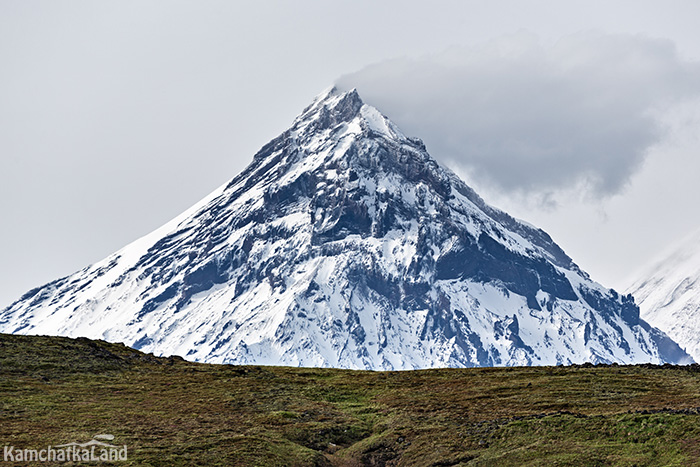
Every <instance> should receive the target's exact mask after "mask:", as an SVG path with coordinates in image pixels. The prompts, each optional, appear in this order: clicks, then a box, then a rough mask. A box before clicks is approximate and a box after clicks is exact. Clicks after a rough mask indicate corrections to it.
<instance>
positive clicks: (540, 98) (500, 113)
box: [337, 33, 700, 197]
mask: <svg viewBox="0 0 700 467" xmlns="http://www.w3.org/2000/svg"><path fill="white" fill-rule="evenodd" d="M337 84H338V86H339V87H341V88H346V89H347V88H352V87H356V88H357V89H358V91H359V92H360V95H361V96H362V97H363V99H364V100H365V101H366V102H368V103H371V104H372V105H374V106H376V107H378V108H379V109H380V110H381V111H382V112H384V113H386V114H387V115H388V116H389V117H390V118H392V119H393V120H394V121H396V122H397V124H399V125H400V126H401V127H402V128H403V129H404V131H406V132H407V133H408V134H412V135H415V136H419V137H421V138H423V139H424V140H425V142H426V144H427V146H428V149H429V150H430V151H431V153H432V154H433V155H434V156H435V157H437V158H439V159H441V160H443V161H445V162H447V163H449V164H451V165H456V166H458V167H461V168H463V169H465V170H466V171H467V172H468V173H469V175H470V177H473V178H474V179H477V180H479V181H480V183H488V184H490V185H492V186H494V187H495V188H498V189H500V190H501V191H505V192H511V193H524V194H542V193H548V192H551V191H556V190H562V189H568V188H571V187H573V186H578V187H581V188H583V189H584V190H585V191H586V194H588V195H592V196H596V197H605V196H610V195H613V194H615V193H618V192H619V191H620V190H621V189H622V188H623V187H624V186H625V185H626V183H627V182H628V181H629V180H630V177H631V176H632V175H633V174H634V173H635V172H636V171H637V169H638V168H639V167H640V166H641V164H642V162H643V161H644V158H645V155H646V152H647V150H648V148H650V147H651V146H652V145H654V144H655V143H657V142H658V141H660V139H661V138H662V137H663V135H664V131H663V125H662V123H661V121H660V120H659V118H658V116H659V114H660V113H662V112H664V111H668V109H670V108H672V107H673V106H674V105H676V104H678V103H682V102H684V101H686V100H688V99H691V98H694V97H696V96H697V95H698V94H700V64H698V63H695V62H688V61H685V60H683V59H682V58H681V57H679V55H678V53H677V51H676V48H675V46H674V44H673V42H671V41H669V40H661V39H653V38H649V37H646V36H639V35H634V36H632V35H606V34H600V33H580V34H576V35H571V36H568V37H565V38H563V39H561V40H559V41H558V42H556V43H555V44H553V45H543V44H542V43H541V42H540V41H539V40H538V39H537V37H535V36H533V35H530V34H527V33H518V34H516V35H512V36H506V37H503V38H500V39H498V40H494V41H491V42H488V43H485V44H482V45H479V46H474V47H453V48H451V49H448V50H446V51H444V52H442V53H440V54H434V55H427V56H423V57H417V58H408V57H405V58H397V59H393V60H387V61H383V62H380V63H376V64H373V65H370V66H368V67H365V68H364V69H362V70H359V71H357V72H355V73H351V74H347V75H344V76H342V77H341V78H339V80H338V82H337Z"/></svg>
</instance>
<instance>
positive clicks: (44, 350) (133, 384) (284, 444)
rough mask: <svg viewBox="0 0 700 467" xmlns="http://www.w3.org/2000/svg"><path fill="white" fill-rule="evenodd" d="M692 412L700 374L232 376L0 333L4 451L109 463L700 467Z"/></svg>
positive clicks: (647, 368) (281, 372)
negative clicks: (112, 459) (99, 441)
mask: <svg viewBox="0 0 700 467" xmlns="http://www.w3.org/2000/svg"><path fill="white" fill-rule="evenodd" d="M699 414H700V366H698V365H692V366H685V367H675V366H670V365H669V366H662V367H658V366H652V365H638V366H590V365H583V366H573V367H530V368H477V369H442V370H423V371H405V372H369V371H348V370H333V369H304V368H280V367H259V366H225V365H206V364H196V363H190V362H186V361H183V360H182V359H179V358H177V357H175V358H156V357H153V356H152V355H145V354H142V353H140V352H137V351H135V350H133V349H130V348H128V347H125V346H123V345H119V344H110V343H106V342H103V341H91V340H88V339H67V338H58V337H28V336H14V335H0V444H2V445H3V446H5V445H12V446H14V447H15V448H16V449H23V448H30V449H39V448H42V447H46V446H48V445H52V446H56V445H59V444H64V443H70V442H85V441H89V440H90V439H92V437H93V436H94V435H96V434H98V433H109V434H112V435H114V436H115V439H114V441H113V442H112V443H113V444H117V445H124V444H125V445H127V446H128V460H127V461H122V462H119V463H118V464H116V465H139V466H148V465H152V466H176V465H187V466H189V465H202V466H212V465H227V466H228V465H234V466H235V465H241V466H250V465H261V466H270V465H289V466H296V465H318V466H325V465H329V466H333V465H335V466H356V465H410V466H452V465H455V466H456V465H462V466H482V465H489V466H490V465H498V466H508V465H517V466H521V465H532V466H540V465H572V466H573V465H575V466H580V465H624V466H633V465H640V466H641V465H664V466H666V465H679V466H687V465H700V415H699ZM0 449H1V448H0ZM0 460H1V459H0ZM7 465H12V464H11V463H7ZM17 465H19V464H17ZM42 465H51V463H42ZM61 465H66V464H61ZM69 465H70V464H69ZM72 465H77V464H72ZM93 465H94V464H93Z"/></svg>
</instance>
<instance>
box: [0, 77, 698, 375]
mask: <svg viewBox="0 0 700 467" xmlns="http://www.w3.org/2000/svg"><path fill="white" fill-rule="evenodd" d="M0 331H3V332H13V333H32V334H59V335H67V336H87V337H91V338H103V339H106V340H109V341H123V342H125V343H126V344H128V345H131V346H133V347H136V348H139V349H141V350H144V351H152V352H155V353H157V354H180V355H183V356H186V357H188V358H190V359H195V360H200V361H207V362H224V363H252V364H281V365H302V366H334V367H344V368H369V369H410V368H426V367H446V366H455V367H462V366H486V365H544V364H560V363H562V364H566V363H571V362H584V361H593V362H621V363H633V362H647V361H651V362H662V361H673V362H676V361H682V360H683V359H685V358H687V356H686V355H685V354H684V353H683V352H682V351H680V349H679V348H678V347H677V346H675V344H673V342H671V341H670V339H668V338H667V337H666V336H665V335H664V334H663V333H661V332H659V331H658V330H656V329H653V328H651V327H650V326H648V325H647V324H646V323H645V322H643V321H641V320H640V319H639V310H638V308H637V307H636V305H635V304H634V303H633V301H632V299H631V297H623V296H619V295H618V294H617V293H615V292H614V291H611V290H608V289H605V288H604V287H602V286H600V285H599V284H597V283H595V282H592V281H591V280H590V279H589V278H588V276H587V275H586V274H585V273H584V272H582V271H581V270H579V268H578V267H577V266H576V265H575V264H574V263H573V262H572V261H571V259H570V258H569V257H568V256H567V255H566V254H565V253H564V252H563V251H562V250H561V249H560V248H559V247H558V246H557V245H556V244H555V243H554V242H553V241H552V240H551V238H550V237H549V236H548V235H547V234H546V233H545V232H543V231H541V230H538V229H535V228H533V227H531V226H529V225H527V224H525V223H522V222H519V221H517V220H515V219H513V218H511V217H510V216H508V215H507V214H505V213H503V212H501V211H499V210H497V209H494V208H492V207H490V206H488V205H486V204H485V203H484V201H483V200H482V199H481V198H480V197H479V196H478V195H477V194H476V193H475V192H474V191H473V190H472V189H471V188H469V187H468V186H467V185H465V184H464V183H463V182H462V181H461V180H460V179H459V178H458V177H456V176H455V175H454V174H453V173H452V172H450V171H449V170H446V169H444V168H442V167H440V166H439V165H438V164H437V162H435V160H433V159H432V158H431V157H430V156H429V155H428V153H427V151H426V149H425V146H424V145H423V143H422V142H421V141H420V140H418V139H415V138H409V137H406V136H405V135H404V134H403V133H402V132H401V131H400V130H399V129H398V128H397V127H396V126H395V125H394V124H393V123H391V122H390V121H389V120H388V119H387V118H386V117H384V116H383V115H382V114H381V113H380V112H379V111H377V110H376V109H374V108H373V107H370V106H368V105H365V104H364V103H363V102H362V100H361V99H360V97H359V96H358V95H357V93H356V92H355V91H354V90H353V91H349V92H339V91H337V90H335V89H331V90H329V91H327V92H325V93H323V94H322V95H320V96H319V97H318V98H317V99H316V100H315V101H314V103H313V104H312V105H311V106H309V107H308V108H307V109H306V110H304V112H303V113H302V114H301V115H300V116H299V117H298V118H297V119H296V120H295V121H294V123H293V124H292V127H291V128H290V129H289V130H287V131H286V132H284V133H283V134H282V135H280V136H279V137H278V138H276V139H274V140H273V141H271V142H270V143H268V144H267V145H265V146H264V147H263V148H262V149H261V150H260V151H259V152H258V154H256V155H255V157H254V160H253V162H252V163H251V164H250V166H248V167H247V168H246V169H245V170H244V171H243V172H242V173H241V174H240V175H239V176H237V177H236V178H234V179H233V180H232V181H231V182H230V183H229V184H227V185H226V186H224V187H222V188H220V189H219V190H217V191H216V192H214V193H213V194H212V195H211V196H209V197H208V198H207V199H205V200H204V201H202V202H201V203H200V204H198V205H197V206H195V207H194V208H192V209H190V210H189V211H188V212H186V213H185V214H183V215H182V216H180V217H179V218H177V219H175V220H174V221H172V222H170V223H169V224H167V225H166V226H164V227H163V228H161V229H159V230H158V231H156V232H154V233H152V234H150V235H148V236H146V237H144V238H143V239H141V240H139V241H137V242H134V243H133V244H131V245H129V246H127V247H126V248H124V249H122V250H120V251H119V252H117V253H115V254H114V255H112V256H110V257H108V258H107V259H105V260H104V261H102V262H100V263H97V264H95V265H92V266H90V267H87V268H85V269H83V270H82V271H79V272H77V273H75V274H73V275H71V276H68V277H66V278H63V279H59V280H57V281H55V282H53V283H50V284H47V285H45V286H43V287H39V288H37V289H35V290H32V291H30V292H29V293H27V294H25V295H24V296H23V297H22V298H21V299H20V300H19V301H17V302H16V303H14V304H13V305H11V306H10V307H9V308H7V309H6V310H4V311H3V312H2V313H1V314H0Z"/></svg>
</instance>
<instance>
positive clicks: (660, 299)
mask: <svg viewBox="0 0 700 467" xmlns="http://www.w3.org/2000/svg"><path fill="white" fill-rule="evenodd" d="M628 290H629V292H630V293H631V294H632V295H634V298H635V299H636V300H637V302H638V303H639V307H640V309H641V314H642V317H643V318H644V319H645V320H647V321H648V322H649V323H651V324H652V325H653V326H656V327H658V328H659V329H661V330H663V331H664V332H665V333H666V334H668V336H669V337H671V338H672V339H674V340H675V341H676V342H677V343H678V344H680V346H681V347H683V348H685V350H686V352H688V353H689V354H690V355H691V356H692V357H693V358H694V359H695V360H696V361H700V230H699V231H697V232H695V233H693V234H691V235H690V236H689V237H687V238H686V239H685V240H683V241H682V242H680V243H679V244H678V246H677V247H676V248H675V249H674V250H672V251H671V252H670V253H669V254H668V255H667V256H665V258H664V259H662V260H661V261H657V262H655V263H654V264H653V265H652V266H651V267H650V268H648V269H647V270H646V271H644V272H643V273H642V274H641V275H640V278H639V279H637V280H636V281H635V282H634V283H633V284H632V286H631V287H630V288H629V289H628Z"/></svg>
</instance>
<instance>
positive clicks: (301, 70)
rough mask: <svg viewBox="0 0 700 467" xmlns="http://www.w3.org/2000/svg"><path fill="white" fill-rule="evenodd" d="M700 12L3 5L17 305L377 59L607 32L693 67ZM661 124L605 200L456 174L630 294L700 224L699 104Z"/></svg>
mask: <svg viewBox="0 0 700 467" xmlns="http://www.w3.org/2000/svg"><path fill="white" fill-rule="evenodd" d="M697 18H700V3H698V2H695V1H685V2H682V1H664V2H660V1H639V0H636V1H617V2H616V1H590V0H587V1H567V2H561V1H522V0H516V1H489V2H484V1H479V2H475V1H452V2H450V1H437V2H412V1H391V2H390V1H335V2H331V1H320V0H319V1H303V0H302V1H295V2H288V1H277V2H261V1H250V2H229V1H213V0H209V1H207V2H200V1H187V2H183V1H172V0H168V1H165V0H162V1H124V0H120V1H110V2H105V1H92V0H85V1H57V0H50V1H32V0H17V1H8V0H0V219H2V224H1V225H2V228H1V229H0V308H1V307H3V306H4V305H7V304H9V303H10V302H11V301H12V300H14V299H17V298H19V296H20V295H21V294H22V293H24V292H25V291H27V290H28V289H30V288H33V287H35V286H38V285H41V284H43V283H45V282H48V281H50V280H53V279H56V278H58V277H60V276H64V275H67V274H70V273H72V272H74V271H75V270H77V269H80V268H82V267H83V266H86V265H88V264H90V263H92V262H95V261H98V260H100V259H102V258H103V257H105V256H107V255H108V254H110V253H112V252H114V251H116V250H118V249H119V248H121V247H122V246H124V245H125V244H127V243H128V242H130V241H132V240H134V239H136V238H138V237H140V236H142V235H144V234H146V233H148V232H150V231H151V230H153V229H155V228H157V227H159V226H160V225H162V224H163V223H165V222H166V221H168V220H169V219H171V218H172V217H175V216H176V215H177V214H179V213H180V212H182V211H184V210H185V209H186V208H188V207H189V206H190V205H192V204H194V203H195V202H197V201H198V200H199V199H200V198H202V197H204V196H205V195H206V194H207V193H208V192H210V191H212V190H213V189H215V188H216V187H217V186H219V185H220V184H222V183H224V182H225V181H226V180H228V179H230V178H232V177H233V176H234V175H236V174H237V173H238V172H240V171H241V170H242V169H243V168H244V167H245V166H246V165H247V164H248V163H249V162H250V160H251V159H252V156H253V154H254V153H255V152H256V151H257V149H259V148H260V147H261V146H263V145H264V144H265V143H266V142H267V141H268V140H270V139H271V138H273V137H275V136H276V135H277V134H279V133H280V132H281V131H283V130H284V129H285V128H286V127H287V126H288V125H289V124H290V123H291V121H292V120H293V118H294V117H295V116H296V115H297V114H298V113H299V112H300V111H301V110H302V109H303V108H304V107H305V106H306V105H307V104H309V103H310V101H311V99H312V98H313V97H314V96H315V95H316V94H318V93H319V92H320V91H322V90H323V89H324V88H326V87H328V86H329V85H331V84H333V83H334V82H335V81H336V80H337V79H338V78H339V77H341V76H343V75H348V74H351V73H353V72H357V71H358V70H362V69H364V68H365V67H366V66H367V65H370V64H374V63H379V62H382V63H384V61H386V60H390V59H396V58H401V57H404V59H420V58H424V57H430V56H436V55H440V54H443V53H445V51H446V50H462V49H465V48H475V47H476V48H479V47H483V44H487V43H489V42H490V41H494V40H496V41H498V40H501V39H502V38H503V37H504V36H508V37H513V35H515V37H519V36H518V35H529V36H533V37H535V40H536V41H538V43H539V44H540V45H541V46H542V47H545V48H546V47H550V46H554V45H556V44H558V43H560V42H561V40H562V39H565V38H567V37H569V36H571V35H572V34H576V33H580V32H584V33H590V32H591V31H593V32H594V33H595V34H598V35H603V36H605V37H607V36H608V35H619V34H623V35H634V37H637V38H641V39H640V40H642V42H643V41H645V40H647V39H650V40H656V39H663V40H666V41H668V43H671V45H675V51H676V52H677V57H676V59H677V61H679V62H681V63H690V64H692V63H694V62H696V61H698V60H700V28H698V27H697ZM620 76H626V75H624V73H623V74H621V75H620ZM628 79H633V78H628ZM669 82H671V83H673V82H674V81H669ZM504 83H505V84H504V86H507V85H508V84H507V83H508V81H507V80H505V81H504ZM360 91H361V93H362V90H361V89H360ZM416 92H418V93H420V92H422V91H420V90H418V91H416ZM429 95H430V93H429V92H428V93H426V96H429ZM423 97H425V96H423ZM365 100H367V101H368V103H370V104H377V103H375V102H372V101H370V100H369V99H367V97H366V96H365ZM418 100H420V99H418ZM610 102H611V104H610V105H611V106H614V105H616V104H615V102H616V101H615V100H611V101H610ZM679 104H680V105H679ZM379 107H380V110H382V111H384V112H385V113H387V114H388V115H389V116H390V117H395V116H394V115H392V114H391V112H389V110H387V109H382V108H381V106H379ZM610 110H611V112H614V111H615V110H616V109H614V108H611V109H610ZM559 111H561V110H559ZM396 120H397V123H399V124H400V125H401V121H400V120H401V118H400V116H399V117H398V118H396ZM542 121H546V119H543V120H542ZM655 121H657V122H661V124H662V125H663V128H665V129H666V131H664V132H663V135H662V136H658V135H649V138H647V140H650V141H653V144H652V145H651V146H650V147H645V148H643V149H644V154H642V156H640V157H638V158H637V159H636V161H637V162H639V166H638V167H633V168H632V169H630V170H629V173H628V175H629V177H627V178H624V177H623V179H621V180H622V182H621V183H620V184H619V186H616V189H615V190H613V192H612V193H607V194H606V195H605V196H602V197H601V196H597V195H596V194H595V193H594V194H591V193H588V192H577V191H575V190H573V191H572V190H566V189H562V188H561V186H558V184H557V183H554V182H553V183H551V184H550V185H551V186H550V187H549V188H551V190H549V191H548V192H547V193H546V195H547V199H546V201H547V203H542V202H537V201H533V199H535V198H536V196H535V197H533V196H529V195H525V196H523V193H522V191H520V192H518V191H513V190H509V189H508V187H505V189H504V187H503V186H499V185H498V183H491V182H492V180H487V179H486V178H481V179H479V180H476V179H471V178H469V177H470V175H469V171H468V170H464V171H463V172H462V167H456V169H457V170H458V171H459V172H460V173H464V174H465V175H466V176H467V180H466V181H467V183H469V184H470V185H472V186H473V187H474V188H475V189H477V191H479V192H480V193H481V194H482V196H483V197H484V198H485V199H486V201H487V202H490V203H491V204H493V205H495V206H497V207H500V208H503V209H505V210H507V211H509V212H510V213H511V214H513V215H515V216H516V217H520V218H523V219H525V220H527V221H529V222H531V223H533V224H535V225H537V226H539V227H541V228H543V229H545V230H546V231H547V232H549V233H550V234H551V235H552V237H553V238H554V240H555V241H556V242H557V243H559V245H561V246H562V247H563V248H564V250H565V251H566V252H567V253H569V255H570V256H572V257H573V259H574V261H576V262H577V263H578V264H579V265H580V266H582V267H583V268H584V269H585V270H587V271H588V272H589V273H590V274H591V276H592V277H593V278H594V279H596V280H598V281H599V282H601V283H603V284H605V285H607V286H610V287H615V288H618V289H623V288H624V286H625V285H627V283H628V277H629V276H631V275H634V273H635V272H636V271H637V270H638V269H639V268H640V267H642V266H643V265H645V264H646V263H647V262H648V261H649V260H650V259H652V258H653V257H655V256H656V255H657V254H658V253H659V252H660V251H661V250H663V249H665V248H666V247H667V246H668V245H669V244H672V243H673V242H674V241H676V240H678V239H680V238H682V237H684V236H685V235H686V234H687V233H688V232H689V231H691V230H694V229H696V228H698V227H700V217H699V216H698V208H697V200H700V184H698V183H697V175H698V174H700V152H699V149H700V140H699V137H698V135H699V134H700V132H698V131H697V127H698V124H700V111H699V110H698V100H697V99H696V98H694V97H693V96H692V95H691V94H683V95H682V96H681V98H680V102H676V103H675V107H673V109H672V111H667V112H665V113H663V115H662V116H661V117H659V119H657V120H655ZM411 122H412V123H414V124H416V125H417V126H416V128H420V127H421V126H420V123H421V122H415V118H414V120H411ZM509 125H512V122H509ZM495 128H496V129H497V127H495ZM640 128H644V126H641V127H640ZM492 129H493V128H492ZM415 136H418V137H422V138H424V139H425V140H426V141H427V142H428V148H429V149H431V144H430V137H431V136H432V135H424V134H416V135H415ZM640 140H645V138H644V135H642V136H641V137H640ZM432 155H433V156H434V157H436V158H437V159H438V160H442V161H443V162H448V159H450V158H451V159H454V158H455V155H454V154H450V155H449V157H448V155H445V154H439V153H436V152H435V151H433V152H432ZM572 165H575V163H574V161H572ZM552 187H554V188H552ZM581 193H583V194H581ZM536 194H537V193H536ZM541 194H542V193H539V195H541ZM541 200H542V198H541V197H540V201H541ZM553 204H556V206H557V207H555V208H553V207H552V205H553Z"/></svg>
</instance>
